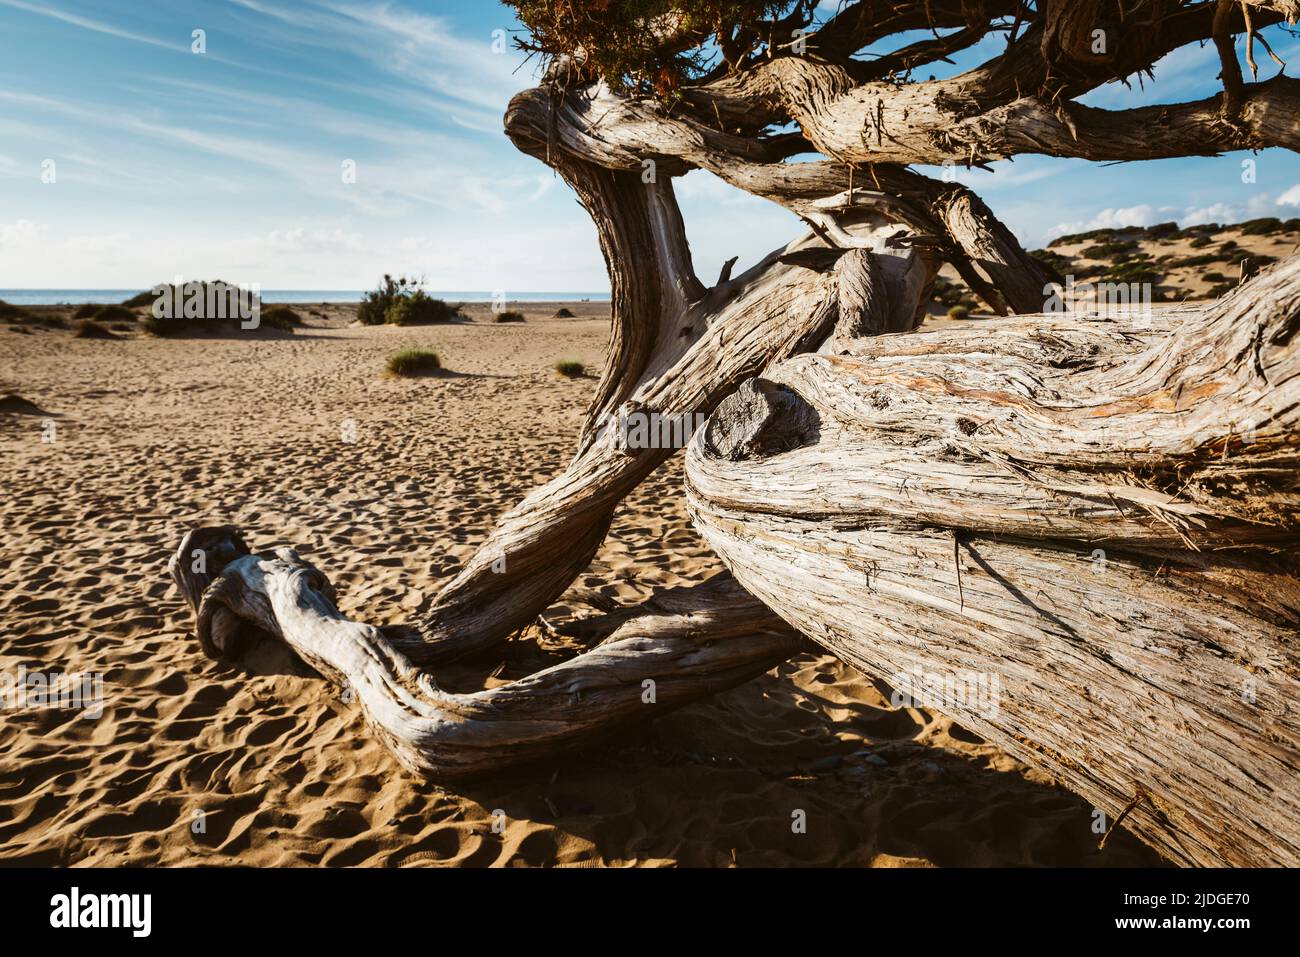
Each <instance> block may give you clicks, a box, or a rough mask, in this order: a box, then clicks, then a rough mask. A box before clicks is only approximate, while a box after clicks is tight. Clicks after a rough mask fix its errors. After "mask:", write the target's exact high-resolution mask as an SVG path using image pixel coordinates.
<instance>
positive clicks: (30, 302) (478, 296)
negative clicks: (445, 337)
mask: <svg viewBox="0 0 1300 957" xmlns="http://www.w3.org/2000/svg"><path fill="white" fill-rule="evenodd" d="M143 291H145V290H142V289H0V300H4V301H5V302H7V303H10V304H12V305H15V306H57V305H61V304H64V303H68V304H77V305H80V304H81V303H85V302H89V303H96V304H101V303H102V304H108V303H115V302H123V301H124V300H127V299H130V298H131V297H132V296H135V295H138V294H139V293H141V292H143ZM367 291H368V290H362V289H264V290H262V294H261V295H262V301H263V302H266V303H286V304H292V303H309V302H360V301H361V299H362V297H363V296H365V294H366V292H367ZM426 291H427V292H428V293H429V295H430V296H433V297H434V298H436V299H445V300H446V301H448V302H492V301H493V300H494V299H495V298H496V293H494V292H491V291H484V290H468V291H466V290H450V291H444V290H435V289H429V290H426ZM505 301H506V302H507V303H512V302H583V301H591V302H609V293H608V292H572V291H567V292H513V293H510V294H508V295H507V296H506V297H505Z"/></svg>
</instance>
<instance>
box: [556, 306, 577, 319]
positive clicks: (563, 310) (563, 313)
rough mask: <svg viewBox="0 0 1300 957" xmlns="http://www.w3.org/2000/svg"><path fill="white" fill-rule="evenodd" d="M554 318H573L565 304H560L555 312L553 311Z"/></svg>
mask: <svg viewBox="0 0 1300 957" xmlns="http://www.w3.org/2000/svg"><path fill="white" fill-rule="evenodd" d="M555 318H556V319H572V318H573V313H572V312H570V311H569V309H568V307H567V306H561V307H560V308H559V309H557V310H556V312H555Z"/></svg>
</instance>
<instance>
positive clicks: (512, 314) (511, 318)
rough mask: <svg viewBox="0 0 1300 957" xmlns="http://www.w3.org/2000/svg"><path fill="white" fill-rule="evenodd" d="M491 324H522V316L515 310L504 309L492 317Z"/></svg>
mask: <svg viewBox="0 0 1300 957" xmlns="http://www.w3.org/2000/svg"><path fill="white" fill-rule="evenodd" d="M492 321H493V322H523V321H524V314H523V313H522V312H520V311H519V310H517V309H506V310H504V311H503V312H498V313H497V314H496V315H495V316H493V317H492Z"/></svg>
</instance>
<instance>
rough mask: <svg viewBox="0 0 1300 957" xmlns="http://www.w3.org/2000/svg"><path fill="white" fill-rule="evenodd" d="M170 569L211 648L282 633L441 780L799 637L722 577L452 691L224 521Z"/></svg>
mask: <svg viewBox="0 0 1300 957" xmlns="http://www.w3.org/2000/svg"><path fill="white" fill-rule="evenodd" d="M196 569H198V570H196ZM169 571H170V572H171V575H172V577H173V579H174V580H175V582H176V584H177V586H178V587H179V588H180V590H181V593H182V594H183V595H184V596H185V598H186V600H187V601H188V602H189V603H190V605H191V607H193V608H194V609H195V615H196V619H195V620H196V625H195V631H196V633H197V636H198V639H199V641H200V643H201V645H202V647H203V649H204V651H205V652H206V653H207V654H208V655H209V656H210V657H214V658H227V659H229V658H237V657H238V656H239V654H240V653H241V651H242V650H243V648H244V645H245V644H246V642H247V641H249V640H250V635H251V634H253V633H255V632H261V633H263V634H264V635H269V636H272V637H275V638H279V639H281V640H283V641H284V642H285V643H287V644H288V645H289V647H290V648H292V649H293V650H294V651H295V652H296V653H297V654H298V655H299V656H300V657H301V658H302V659H303V660H304V661H306V662H307V663H308V664H310V665H311V666H312V667H314V668H315V669H316V670H317V671H319V672H320V673H321V674H322V675H324V676H325V677H327V678H329V679H330V680H332V681H333V682H335V683H336V684H338V685H339V686H340V687H343V688H348V689H350V690H351V691H352V693H353V695H354V696H355V700H356V701H357V702H358V704H359V705H360V707H361V708H362V710H363V711H364V712H365V717H366V721H367V723H368V724H369V725H370V727H371V728H372V729H373V730H374V732H375V734H376V736H377V737H378V738H379V739H380V740H381V741H383V742H384V743H385V744H386V745H387V747H388V748H389V749H390V750H391V751H392V752H393V753H394V754H395V755H396V756H397V758H398V760H400V761H401V762H402V763H403V764H404V765H406V766H407V767H408V768H410V769H412V770H414V771H419V772H422V773H426V774H430V775H435V776H437V777H440V778H451V777H459V776H464V775H471V774H476V773H479V774H481V773H483V772H485V771H489V770H494V771H495V770H500V769H501V768H503V767H506V766H509V765H513V764H519V763H523V762H527V761H531V760H535V759H537V758H541V757H550V756H552V755H554V754H556V753H558V752H560V751H563V750H566V749H570V748H575V747H580V746H582V745H585V744H590V743H591V742H592V741H594V740H596V739H598V738H599V737H601V736H603V735H606V734H609V733H610V732H611V731H613V730H616V729H618V728H619V727H621V726H623V725H625V724H627V723H629V722H631V721H636V720H648V719H650V718H652V717H657V716H658V715H660V714H663V713H665V712H667V711H670V710H672V709H673V708H677V707H680V706H681V705H684V704H687V703H689V702H691V701H694V700H695V699H697V698H700V697H703V696H706V695H711V694H715V693H717V692H719V691H723V690H726V689H727V688H730V687H733V686H735V685H738V684H740V683H742V682H744V681H748V680H749V679H750V678H753V677H754V676H755V675H759V674H762V673H763V672H764V671H767V670H768V669H769V668H771V667H773V666H774V665H776V664H778V663H780V662H781V661H783V660H785V659H786V658H788V657H789V656H790V655H792V654H794V653H795V652H796V651H798V650H799V649H800V648H802V647H804V646H805V644H806V641H805V639H803V638H802V637H801V636H800V635H798V634H797V633H796V632H795V631H793V629H791V628H790V627H789V626H787V625H786V624H785V623H784V622H783V621H781V619H780V618H778V617H777V616H776V615H774V614H773V613H772V612H770V611H769V610H768V609H767V608H766V607H765V606H763V605H762V604H761V603H759V602H758V601H756V600H755V599H753V598H752V597H750V596H749V595H748V594H746V593H745V592H744V591H742V590H741V589H740V588H739V587H738V586H737V585H736V584H735V582H734V581H733V580H732V579H731V577H730V576H729V575H726V574H722V575H718V576H715V577H714V578H713V579H710V580H709V581H708V582H706V583H704V584H702V585H698V586H695V587H693V588H681V589H676V590H673V591H670V592H665V593H664V594H661V595H659V596H656V598H655V599H653V600H652V601H650V602H647V603H646V604H645V605H643V606H642V607H641V608H639V609H637V610H636V613H635V614H633V615H631V616H630V617H629V618H628V620H627V621H625V622H624V623H623V624H621V625H620V626H619V627H618V628H617V629H616V630H615V631H614V632H613V633H612V634H611V635H610V636H609V637H608V638H606V639H605V640H604V641H603V642H602V643H601V644H599V645H598V646H597V647H595V648H593V649H592V650H590V651H587V652H585V653H584V654H581V655H579V656H577V657H576V658H573V659H570V660H568V661H565V662H563V663H562V664H559V665H556V666H554V667H551V668H547V669H545V670H543V671H539V672H537V673H535V674H532V675H529V676H528V677H526V678H521V679H520V680H518V681H515V682H512V683H511V684H508V685H503V686H501V687H497V688H492V689H490V690H484V691H479V692H475V693H472V694H451V693H448V692H445V691H442V690H440V689H439V688H438V685H437V682H436V681H435V680H434V678H433V676H432V675H431V674H430V673H428V672H424V671H421V670H419V669H418V668H417V667H416V666H415V665H414V664H412V663H411V661H410V660H409V659H408V658H406V657H405V656H404V655H403V654H402V653H401V652H399V651H397V650H396V649H395V648H394V647H393V645H392V643H391V642H390V641H389V640H388V639H387V638H386V637H385V634H384V631H382V630H381V629H379V628H377V627H375V626H374V625H367V624H363V623H362V622H357V621H350V620H349V619H347V618H345V617H344V616H343V615H341V614H340V613H339V611H338V608H337V607H336V605H335V595H334V592H333V589H332V588H331V587H330V585H329V583H328V581H327V580H326V578H325V576H324V575H323V574H322V573H321V572H320V571H319V570H318V569H317V568H315V567H314V566H313V565H311V564H310V563H308V562H305V561H303V559H302V558H300V557H299V556H298V554H297V553H296V552H295V551H293V549H290V548H279V549H276V550H275V551H274V552H273V553H272V554H268V555H253V554H250V553H249V551H248V548H247V546H246V545H245V544H244V541H243V539H242V538H241V537H240V535H239V533H238V532H237V531H236V530H235V529H233V528H230V527H226V526H222V527H215V528H202V529H196V530H194V531H192V532H190V533H189V534H187V535H186V536H185V539H184V540H183V541H182V542H181V544H180V546H179V547H178V549H177V551H176V554H175V556H174V557H173V558H172V561H171V563H170V564H169Z"/></svg>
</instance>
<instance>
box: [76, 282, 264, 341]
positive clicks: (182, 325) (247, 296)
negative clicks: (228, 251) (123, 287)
mask: <svg viewBox="0 0 1300 957" xmlns="http://www.w3.org/2000/svg"><path fill="white" fill-rule="evenodd" d="M155 288H162V289H163V292H162V293H161V294H160V295H155V294H154V293H153V292H152V291H151V292H148V293H140V294H139V295H138V296H132V297H131V298H130V299H128V300H127V301H126V302H127V303H128V304H129V303H137V304H138V305H137V307H136V308H138V307H139V306H148V307H149V312H148V313H147V314H146V315H145V318H144V328H145V329H146V330H147V331H148V332H151V333H152V334H154V335H156V336H174V335H181V334H185V333H194V332H198V331H202V332H220V331H226V330H229V331H236V330H240V331H242V330H243V325H242V324H243V323H244V322H246V321H251V320H245V319H244V318H243V317H242V316H241V315H240V313H241V311H242V312H246V313H251V312H252V310H254V309H260V308H261V300H260V299H259V298H258V297H257V295H256V294H255V293H253V292H252V291H251V290H247V289H240V288H239V287H238V286H236V285H234V284H233V283H228V282H224V281H223V280H221V279H212V280H206V281H202V282H200V281H197V280H196V281H194V282H187V283H184V284H182V285H178V286H173V285H169V284H166V283H160V284H159V285H158V286H157V287H155ZM200 290H201V293H200ZM160 298H161V299H162V302H163V309H162V310H160V311H163V312H165V313H167V314H165V315H163V316H161V317H159V316H155V315H154V314H153V312H154V310H153V307H154V305H155V303H157V302H158V300H159V299H160ZM104 308H105V309H111V310H121V311H122V314H125V315H127V316H128V317H133V314H132V313H131V312H130V310H129V309H128V308H127V306H126V304H124V305H122V306H105V307H104ZM222 312H224V313H225V315H224V316H222V315H221V313H222ZM265 315H266V314H265V313H261V314H260V315H259V322H258V325H257V326H252V327H250V329H252V328H260V327H261V325H262V320H263V319H264V318H265ZM95 318H96V319H99V320H105V319H116V318H119V315H117V314H108V315H106V314H104V313H103V312H101V313H99V314H98V315H97V316H96V317H95Z"/></svg>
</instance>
